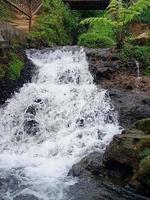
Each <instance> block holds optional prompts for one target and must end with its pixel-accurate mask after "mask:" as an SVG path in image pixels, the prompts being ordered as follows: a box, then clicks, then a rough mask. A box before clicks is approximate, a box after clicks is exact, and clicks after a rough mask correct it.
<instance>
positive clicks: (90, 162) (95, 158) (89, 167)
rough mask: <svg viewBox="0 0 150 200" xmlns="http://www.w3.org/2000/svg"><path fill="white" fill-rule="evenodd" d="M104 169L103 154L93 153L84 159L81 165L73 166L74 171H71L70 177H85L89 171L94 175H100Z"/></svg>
mask: <svg viewBox="0 0 150 200" xmlns="http://www.w3.org/2000/svg"><path fill="white" fill-rule="evenodd" d="M101 169H102V154H100V153H99V152H93V153H91V154H89V155H88V156H86V157H85V158H83V159H82V160H81V161H80V162H79V163H77V164H75V165H73V166H72V169H71V170H70V171H69V173H68V175H69V176H70V175H72V176H74V177H76V176H77V177H79V176H82V175H84V173H85V171H89V172H91V173H93V174H95V175H96V174H98V173H100V171H101Z"/></svg>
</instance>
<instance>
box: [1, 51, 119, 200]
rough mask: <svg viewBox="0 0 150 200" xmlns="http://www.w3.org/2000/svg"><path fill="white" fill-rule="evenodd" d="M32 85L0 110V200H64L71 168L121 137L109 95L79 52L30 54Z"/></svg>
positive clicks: (82, 54)
mask: <svg viewBox="0 0 150 200" xmlns="http://www.w3.org/2000/svg"><path fill="white" fill-rule="evenodd" d="M27 56H28V58H29V59H30V60H31V61H32V62H33V63H34V64H35V66H36V71H35V75H34V77H33V80H32V82H31V83H27V84H24V86H23V87H22V88H21V89H20V91H19V92H18V93H15V95H14V96H13V97H12V98H11V99H9V100H8V101H7V102H6V105H5V106H3V107H2V108H1V109H0V184H2V185H1V187H0V199H4V200H22V199H23V200H62V199H63V200H65V192H64V191H65V189H66V188H67V187H68V186H69V185H71V184H74V183H75V181H76V180H74V179H73V178H71V177H68V176H67V174H68V171H69V170H70V169H71V166H72V165H73V164H74V163H77V162H78V161H80V160H81V159H82V158H83V157H84V156H86V155H87V154H89V153H90V152H93V151H100V152H103V151H104V149H105V147H106V145H107V144H108V143H109V142H110V140H111V139H112V137H113V135H114V134H118V133H120V128H119V126H118V121H117V113H116V112H115V111H114V107H113V106H112V104H111V102H110V98H109V96H108V95H107V91H106V90H103V89H98V88H97V87H96V86H95V85H94V84H93V78H92V76H91V74H90V72H89V71H88V63H87V61H86V55H85V52H84V50H83V49H78V48H76V47H72V48H67V47H63V48H60V49H56V50H50V49H44V50H28V51H27Z"/></svg>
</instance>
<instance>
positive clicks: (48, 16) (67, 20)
mask: <svg viewBox="0 0 150 200" xmlns="http://www.w3.org/2000/svg"><path fill="white" fill-rule="evenodd" d="M76 26H77V17H76V15H75V14H74V13H73V12H71V10H70V9H69V8H68V7H67V6H66V5H65V4H64V3H63V2H62V0H43V10H42V14H41V15H40V17H39V18H38V20H37V23H36V24H35V26H34V28H33V31H32V32H31V34H30V36H29V38H30V39H31V40H32V41H35V42H36V41H37V43H39V42H40V43H42V44H43V45H45V46H55V45H66V44H71V43H72V34H73V32H74V30H75V28H76Z"/></svg>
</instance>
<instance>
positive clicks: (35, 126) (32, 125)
mask: <svg viewBox="0 0 150 200" xmlns="http://www.w3.org/2000/svg"><path fill="white" fill-rule="evenodd" d="M24 131H25V132H26V133H27V134H28V135H31V136H35V135H36V134H37V133H38V132H40V129H39V123H38V122H37V121H36V120H33V119H32V120H25V122H24Z"/></svg>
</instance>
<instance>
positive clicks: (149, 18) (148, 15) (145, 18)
mask: <svg viewBox="0 0 150 200" xmlns="http://www.w3.org/2000/svg"><path fill="white" fill-rule="evenodd" d="M137 21H138V22H142V23H148V24H149V23H150V8H149V9H147V10H145V11H144V12H143V13H142V14H141V15H139V16H138V18H137Z"/></svg>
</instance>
